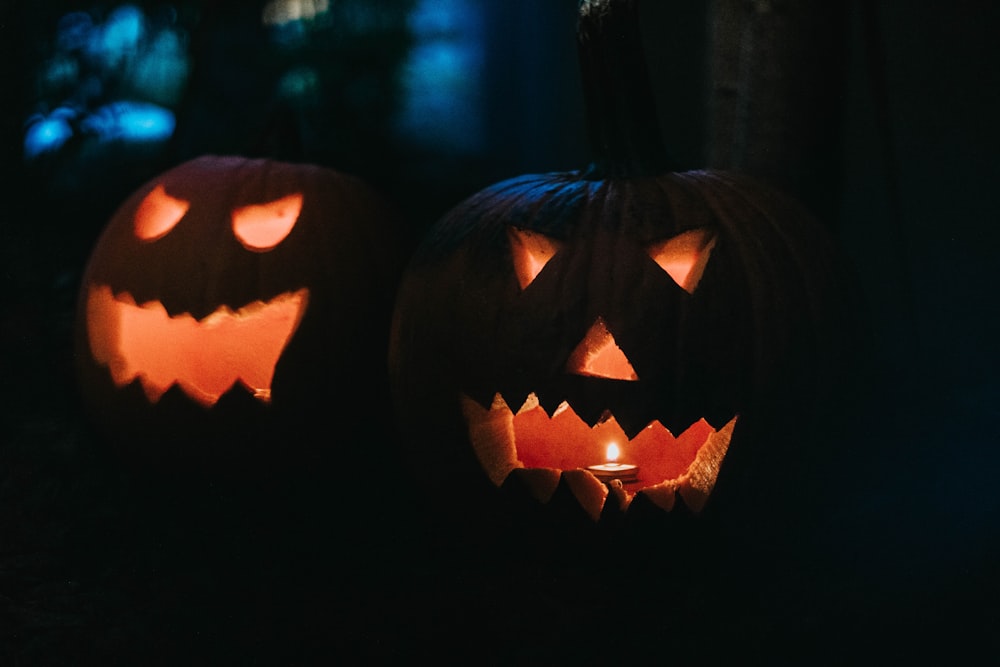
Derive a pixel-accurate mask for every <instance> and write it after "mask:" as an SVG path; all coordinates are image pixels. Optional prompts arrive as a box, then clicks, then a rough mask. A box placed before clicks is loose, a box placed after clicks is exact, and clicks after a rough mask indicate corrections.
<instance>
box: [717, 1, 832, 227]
mask: <svg viewBox="0 0 1000 667" xmlns="http://www.w3.org/2000/svg"><path fill="white" fill-rule="evenodd" d="M847 10H848V3H847V2H844V1H841V0H833V1H831V0H711V2H710V14H709V26H710V32H709V51H710V56H709V67H710V76H711V85H710V87H709V100H708V109H709V127H708V140H707V162H708V166H710V167H714V168H719V169H732V170H738V171H742V172H745V173H748V174H750V175H752V176H756V177H758V178H760V179H762V180H764V181H767V182H770V183H771V184H773V185H775V186H777V187H778V188H780V189H782V190H784V191H786V192H788V193H789V194H791V195H793V196H795V197H796V198H798V199H799V200H800V201H801V202H802V203H803V204H805V205H806V206H807V207H809V208H810V209H811V210H812V211H813V213H815V214H816V215H817V216H818V217H820V219H821V220H823V221H824V222H825V223H827V224H828V225H831V226H832V225H833V223H834V221H835V220H836V216H837V200H838V197H839V189H840V183H839V181H840V176H839V175H840V170H841V155H840V152H841V151H840V127H841V105H842V101H843V97H844V95H843V92H844V87H845V76H846V52H847V25H848V21H847V18H848V11H847Z"/></svg>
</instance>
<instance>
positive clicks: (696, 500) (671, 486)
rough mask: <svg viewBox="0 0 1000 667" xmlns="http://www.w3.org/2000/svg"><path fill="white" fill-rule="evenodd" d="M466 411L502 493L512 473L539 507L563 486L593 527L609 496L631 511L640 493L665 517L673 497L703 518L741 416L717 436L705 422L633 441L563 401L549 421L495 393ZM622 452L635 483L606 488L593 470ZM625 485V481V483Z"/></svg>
mask: <svg viewBox="0 0 1000 667" xmlns="http://www.w3.org/2000/svg"><path fill="white" fill-rule="evenodd" d="M462 411H463V413H464V415H465V419H466V424H467V425H468V429H469V437H470V440H471V442H472V445H473V448H474V450H475V452H476V455H477V457H478V459H479V462H480V464H481V465H482V467H483V469H484V470H485V471H486V473H487V475H488V476H489V478H490V479H491V481H492V482H493V483H494V484H495V485H497V486H500V485H501V484H502V483H503V482H504V480H506V479H507V477H508V475H510V474H511V473H513V472H514V471H518V472H517V473H516V474H518V475H520V476H521V477H522V479H523V480H524V481H525V482H526V483H527V484H528V486H529V488H530V489H531V491H532V493H533V494H534V495H535V497H536V498H537V499H538V500H540V501H541V502H547V501H548V500H549V499H550V498H551V497H552V494H553V493H554V492H555V489H556V486H557V485H558V484H559V481H560V479H564V480H565V481H566V482H567V483H568V485H569V487H570V489H571V490H572V491H573V493H574V495H575V496H576V498H577V500H578V501H579V502H580V504H581V506H582V507H583V508H584V509H585V510H586V511H587V512H588V513H589V514H590V515H591V516H592V517H593V518H594V519H595V520H596V519H597V518H599V517H600V514H601V510H602V509H603V507H604V503H605V501H606V500H607V497H608V494H609V492H610V490H611V489H613V490H615V492H616V493H617V495H618V496H619V500H620V502H621V503H622V507H625V506H627V505H628V503H630V502H631V500H632V498H633V497H634V496H635V494H636V493H643V494H644V495H646V496H647V497H648V498H649V499H650V500H651V501H653V502H654V503H655V504H656V505H658V506H659V507H661V508H663V509H664V510H668V511H669V510H671V509H672V508H673V506H674V503H675V500H676V495H678V494H679V495H680V496H681V498H683V500H684V503H685V504H686V505H687V506H688V507H689V508H691V509H692V510H693V511H694V512H700V511H701V509H702V508H703V507H704V505H705V502H706V501H707V500H708V496H709V494H710V493H711V492H712V489H713V488H714V486H715V481H716V479H717V477H718V474H719V468H720V467H721V464H722V460H723V458H725V455H726V452H727V451H728V448H729V441H730V439H731V438H732V433H733V429H734V428H735V426H736V422H737V420H738V417H733V418H732V419H731V420H730V421H729V422H728V423H727V424H725V425H724V426H722V427H721V428H720V429H718V430H716V429H715V428H713V427H712V426H711V425H710V424H709V423H708V422H707V421H706V420H704V419H701V420H699V421H697V422H695V423H694V424H692V425H691V426H690V427H688V428H687V430H685V431H684V432H683V433H681V434H680V435H677V436H674V434H672V433H671V432H670V431H669V430H668V429H667V428H666V427H664V426H663V425H662V424H661V423H660V422H658V421H653V422H651V423H650V424H649V425H647V426H646V428H644V429H643V430H641V431H640V432H639V433H637V434H636V435H635V436H634V437H633V438H631V439H629V438H628V436H627V435H626V434H625V431H624V430H623V429H622V428H621V426H619V425H618V422H617V421H616V420H615V418H614V416H613V415H610V414H606V415H605V417H606V418H605V419H603V420H601V421H599V422H598V423H597V424H594V425H593V426H591V425H588V424H587V423H586V422H585V421H584V420H582V419H581V418H580V417H579V416H578V415H577V414H576V412H574V411H573V408H572V407H571V406H570V405H569V404H568V403H566V402H563V403H562V404H561V405H560V406H559V407H558V408H557V409H556V410H555V411H554V412H553V413H552V414H551V415H549V414H548V413H547V412H546V411H545V409H544V408H543V407H542V406H541V405H540V404H539V402H538V398H537V397H536V396H535V395H534V394H530V395H529V396H528V398H527V400H526V401H525V402H524V405H522V406H521V407H520V408H519V409H517V411H516V412H515V411H514V410H512V409H511V408H510V407H509V406H508V405H507V403H506V402H505V401H504V399H503V397H502V396H500V395H499V394H497V395H496V396H495V397H494V399H493V404H492V405H491V406H490V407H488V408H485V407H483V406H481V405H480V404H479V403H478V402H476V401H475V400H473V399H471V398H468V397H466V396H463V397H462ZM609 444H615V445H616V446H617V448H618V450H619V451H620V452H621V454H620V458H619V459H618V462H619V463H622V464H631V465H635V466H636V471H635V476H634V480H633V481H627V482H626V483H624V484H621V483H614V482H612V483H611V484H605V483H603V482H602V481H600V480H599V479H598V478H597V477H596V476H595V475H594V474H593V473H592V472H591V471H590V470H588V468H589V467H590V466H593V465H595V464H603V463H606V462H607V452H608V445H609ZM622 481H625V479H624V478H623V480H622Z"/></svg>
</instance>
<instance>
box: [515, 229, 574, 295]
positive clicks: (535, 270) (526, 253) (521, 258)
mask: <svg viewBox="0 0 1000 667" xmlns="http://www.w3.org/2000/svg"><path fill="white" fill-rule="evenodd" d="M507 237H508V238H509V239H510V249H511V254H512V255H513V258H514V272H515V273H516V274H517V281H518V283H520V285H521V289H525V288H526V287H527V286H528V285H530V284H531V283H532V281H533V280H534V279H535V277H536V276H537V275H538V274H539V273H540V272H541V270H542V269H544V268H545V265H546V264H548V263H549V260H550V259H552V258H553V257H554V256H555V254H556V253H557V252H559V249H560V248H562V246H563V242H562V241H558V240H556V239H553V238H550V237H548V236H545V235H544V234H541V233H539V232H532V231H529V230H527V229H518V228H516V227H508V228H507Z"/></svg>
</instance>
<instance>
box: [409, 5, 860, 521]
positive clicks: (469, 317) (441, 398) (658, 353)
mask: <svg viewBox="0 0 1000 667" xmlns="http://www.w3.org/2000/svg"><path fill="white" fill-rule="evenodd" d="M638 4H639V3H638V2H637V0H584V1H583V2H581V3H580V6H579V16H578V33H577V35H578V47H579V58H580V71H581V76H582V82H583V92H584V102H585V105H586V112H587V122H588V129H589V139H590V145H591V149H592V153H593V161H592V163H591V164H590V165H588V166H587V167H586V168H584V169H581V170H579V171H571V172H559V173H547V174H534V175H524V176H520V177H515V178H512V179H509V180H506V181H503V182H500V183H497V184H495V185H492V186H490V187H487V188H485V189H484V190H482V191H480V192H478V193H476V194H474V195H472V196H471V197H470V198H468V199H467V200H466V201H464V202H462V203H460V204H459V205H457V206H456V207H454V208H453V209H452V210H451V211H450V212H448V213H447V214H446V215H445V216H444V217H443V218H442V219H441V220H440V221H438V222H437V224H436V225H434V226H433V227H432V229H431V230H430V231H429V233H428V234H427V236H426V238H425V239H424V241H423V243H422V244H421V246H420V247H419V248H418V250H417V252H416V253H415V255H414V256H413V257H412V259H411V262H410V264H409V266H408V267H407V270H406V272H405V274H404V277H403V280H402V284H401V286H400V291H399V294H398V297H397V302H396V309H395V316H394V323H393V331H392V336H391V347H390V371H391V384H392V389H393V392H394V399H395V403H396V409H397V412H398V415H399V424H400V431H401V440H402V442H403V443H405V444H406V445H407V446H408V447H410V451H411V452H412V453H413V455H414V456H413V458H414V465H415V466H417V467H418V468H419V470H420V474H421V475H422V477H423V479H424V481H425V483H426V484H427V486H428V488H429V489H431V490H437V491H439V492H440V494H441V498H442V499H443V501H444V502H446V503H457V504H463V503H467V502H468V496H467V494H469V493H479V492H482V491H483V490H484V489H485V488H488V487H501V488H519V489H521V490H523V491H526V492H527V493H529V494H530V495H531V496H532V497H533V499H534V500H535V501H537V503H538V504H539V505H541V506H545V505H547V504H550V505H551V504H556V502H557V499H558V498H569V497H572V498H573V499H575V501H576V503H577V504H578V506H579V508H581V509H582V510H583V511H584V512H585V513H586V515H587V516H589V517H590V518H591V519H593V520H600V519H601V518H602V517H608V516H620V515H621V513H623V512H631V511H633V509H634V508H635V507H644V508H647V509H648V508H659V510H663V511H666V512H682V513H695V514H697V513H699V512H701V511H703V510H704V509H705V507H706V506H707V505H708V504H709V503H710V501H711V499H712V496H713V491H714V489H715V487H716V484H717V482H718V481H719V480H720V479H721V478H722V477H723V475H724V473H725V471H726V469H727V467H729V466H730V465H731V464H730V458H732V457H733V456H734V450H735V449H736V444H735V443H736V441H737V435H738V434H739V433H741V431H744V430H746V427H745V426H744V422H746V421H747V420H749V421H750V422H751V423H753V422H754V416H753V415H754V414H763V413H765V412H767V411H771V413H772V414H774V413H778V412H781V411H782V410H784V409H786V408H787V409H799V408H801V410H800V414H805V408H806V402H805V401H804V402H803V403H802V405H795V406H793V404H794V403H796V401H797V399H800V398H806V399H816V400H820V398H819V395H818V394H817V393H815V392H818V391H821V390H822V389H823V387H824V383H825V382H826V381H827V379H828V378H827V377H826V373H827V371H831V372H832V371H833V369H834V368H835V366H836V363H837V362H836V361H835V360H834V357H836V356H837V355H836V354H833V353H832V352H831V350H833V349H834V348H837V347H838V346H839V340H838V334H837V333H836V332H835V329H836V326H837V322H838V318H839V317H840V314H841V312H842V311H841V305H842V304H841V301H840V298H841V294H840V292H841V286H840V285H839V282H838V281H839V278H838V276H839V269H837V267H836V264H837V259H836V257H837V253H836V251H835V248H834V247H833V244H832V242H831V240H830V239H829V238H828V235H827V234H826V232H825V230H824V229H823V228H822V227H821V226H820V225H819V224H818V222H817V221H815V220H813V219H812V218H811V217H810V216H809V215H808V214H807V213H806V212H805V211H804V210H803V209H801V208H800V207H799V206H798V205H797V204H795V203H794V202H793V201H791V200H790V199H788V198H786V197H785V196H783V195H781V194H780V193H778V192H775V191H774V190H772V189H770V188H768V187H767V186H765V185H764V184H762V183H759V182H756V181H754V180H752V179H750V178H747V177H745V176H742V175H739V174H736V173H728V172H722V171H712V170H698V171H688V172H676V171H672V169H671V166H670V161H669V158H668V154H667V151H666V150H665V149H664V146H663V142H662V139H661V137H660V134H659V128H658V127H657V120H656V113H655V108H654V102H653V94H652V92H651V89H650V83H649V80H648V75H647V70H646V66H645V61H644V54H643V53H642V50H641V46H640V45H641V39H640V33H639V23H638ZM828 353H829V354H828ZM760 421H763V420H760ZM758 423H760V422H758ZM777 423H778V424H779V427H778V428H779V429H780V428H781V426H780V424H781V422H777ZM792 423H797V422H793V421H789V422H787V425H788V426H791V424H792ZM742 437H743V436H740V438H742ZM766 446H767V443H756V445H752V444H748V445H745V446H744V448H743V452H742V453H741V454H740V455H738V456H737V458H742V459H743V460H747V459H748V457H749V458H752V457H757V458H759V459H760V461H761V463H759V464H758V469H760V468H762V467H766V466H772V474H773V475H774V476H775V478H780V477H781V475H782V472H781V470H780V469H773V464H774V463H775V462H777V461H780V457H779V456H778V455H776V454H771V455H766V454H761V453H760V452H761V451H763V450H764V449H766ZM755 447H756V448H755ZM775 447H777V445H775ZM749 452H753V455H752V457H751V455H750V453H749ZM763 461H767V463H766V464H765V463H763ZM753 474H756V473H753ZM772 481H773V480H772ZM759 482H760V480H754V481H753V482H748V483H750V484H758V483H759ZM764 483H771V482H764ZM774 484H775V485H780V482H774ZM637 501H638V502H637ZM654 511H655V510H654Z"/></svg>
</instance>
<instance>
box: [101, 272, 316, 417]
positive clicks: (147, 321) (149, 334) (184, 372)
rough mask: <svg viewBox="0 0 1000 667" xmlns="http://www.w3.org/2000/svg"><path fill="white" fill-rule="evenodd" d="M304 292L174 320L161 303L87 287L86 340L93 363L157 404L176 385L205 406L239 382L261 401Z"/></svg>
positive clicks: (306, 295)
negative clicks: (138, 386)
mask: <svg viewBox="0 0 1000 667" xmlns="http://www.w3.org/2000/svg"><path fill="white" fill-rule="evenodd" d="M308 298H309V290H308V289H305V288H303V289H300V290H298V291H297V292H294V293H286V294H283V295H280V296H278V297H276V298H274V299H272V300H271V301H269V302H267V303H263V302H261V301H257V302H254V303H251V304H249V305H247V306H244V307H243V308H240V309H239V310H237V311H233V310H230V309H229V308H226V307H221V308H219V309H218V310H216V311H215V312H213V313H212V314H210V315H208V316H207V317H205V318H204V319H202V320H195V319H194V318H193V317H191V316H190V315H188V314H183V315H178V316H174V317H171V316H169V315H168V314H167V312H166V310H165V309H164V308H163V306H162V305H161V304H160V303H159V302H155V301H154V302H150V303H146V304H142V305H136V304H135V302H134V301H133V300H132V298H131V296H129V295H128V294H127V293H125V294H123V295H121V296H120V297H115V296H114V294H113V293H112V291H111V288H110V287H107V286H103V285H101V286H95V285H91V286H90V290H89V292H88V296H87V334H88V336H89V340H90V349H91V352H92V354H93V356H94V359H95V360H96V361H98V362H99V363H101V364H104V365H106V366H107V367H108V369H109V371H110V372H111V378H112V380H113V381H114V383H115V384H116V385H117V386H119V387H123V386H125V385H127V384H129V383H130V382H132V381H133V380H134V379H135V378H136V377H138V378H139V379H140V381H141V383H142V388H143V390H144V391H145V392H146V396H147V397H148V398H149V400H150V402H153V403H155V402H156V401H158V400H159V399H160V397H161V396H162V395H163V394H164V393H165V392H166V391H167V390H168V389H169V388H170V387H171V386H172V385H174V384H177V385H179V386H180V387H181V388H182V389H183V390H184V392H185V393H186V394H187V395H188V396H190V397H191V398H192V399H193V400H195V401H197V402H198V403H200V404H201V405H203V406H205V407H210V406H212V405H214V404H215V402H216V401H217V400H218V399H219V397H220V396H221V395H222V394H224V393H225V392H226V391H228V390H229V388H230V387H232V386H233V385H234V384H235V383H236V382H237V381H238V382H241V383H242V384H243V385H244V386H245V387H246V388H247V389H248V390H249V391H250V392H251V393H253V395H254V396H255V397H256V398H257V399H258V400H260V401H262V402H264V403H268V402H270V400H271V380H272V378H273V376H274V370H275V367H276V366H277V364H278V360H279V359H280V358H281V354H282V352H283V351H284V349H285V346H286V345H287V344H288V342H289V341H290V340H291V338H292V336H293V335H294V333H295V330H296V329H297V328H298V325H299V322H300V320H301V319H302V315H303V313H304V312H305V309H306V306H307V303H308Z"/></svg>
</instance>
